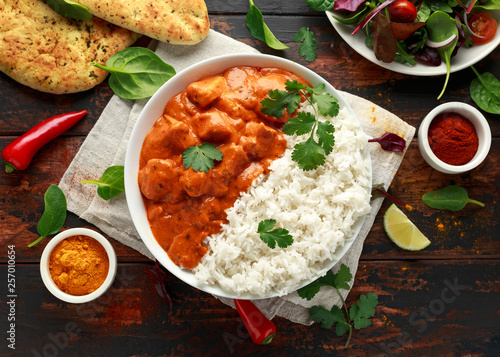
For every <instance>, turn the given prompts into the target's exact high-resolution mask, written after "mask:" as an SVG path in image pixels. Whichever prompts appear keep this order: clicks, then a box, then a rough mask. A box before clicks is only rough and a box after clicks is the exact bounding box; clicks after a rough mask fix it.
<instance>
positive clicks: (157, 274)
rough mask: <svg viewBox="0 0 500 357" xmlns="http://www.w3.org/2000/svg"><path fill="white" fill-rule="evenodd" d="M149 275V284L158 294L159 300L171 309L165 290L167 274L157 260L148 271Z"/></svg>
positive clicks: (171, 304)
mask: <svg viewBox="0 0 500 357" xmlns="http://www.w3.org/2000/svg"><path fill="white" fill-rule="evenodd" d="M149 275H150V276H151V284H152V285H153V288H154V289H155V290H156V292H157V293H158V296H160V298H161V299H162V300H163V301H165V302H166V303H167V304H168V306H169V308H170V309H172V306H173V303H172V299H171V298H170V296H169V295H168V293H167V289H166V288H165V280H166V279H167V273H166V272H165V271H164V270H163V269H162V267H161V266H160V262H158V260H156V261H155V265H154V267H153V268H152V269H151V270H150V271H149Z"/></svg>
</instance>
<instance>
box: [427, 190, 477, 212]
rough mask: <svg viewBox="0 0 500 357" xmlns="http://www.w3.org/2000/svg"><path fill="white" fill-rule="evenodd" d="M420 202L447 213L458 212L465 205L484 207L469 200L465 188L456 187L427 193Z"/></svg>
mask: <svg viewBox="0 0 500 357" xmlns="http://www.w3.org/2000/svg"><path fill="white" fill-rule="evenodd" d="M422 201H424V203H425V204H426V205H427V206H429V207H432V208H436V209H444V210H448V211H460V210H461V209H462V208H464V207H465V205H466V204H467V203H474V204H476V205H479V206H481V207H484V203H482V202H479V201H476V200H471V199H470V198H469V195H468V194H467V191H466V190H465V188H463V187H460V186H456V185H451V186H447V187H444V188H442V189H439V190H436V191H431V192H427V193H426V194H425V195H423V196H422Z"/></svg>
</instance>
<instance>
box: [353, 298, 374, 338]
mask: <svg viewBox="0 0 500 357" xmlns="http://www.w3.org/2000/svg"><path fill="white" fill-rule="evenodd" d="M377 305H378V297H377V295H376V294H374V293H368V294H366V295H360V296H359V300H358V303H357V305H356V304H355V303H354V304H352V305H351V308H350V310H349V318H350V319H351V321H354V328H356V329H357V330H359V329H361V328H365V327H368V326H370V325H371V321H370V317H372V316H373V315H375V307H376V306H377Z"/></svg>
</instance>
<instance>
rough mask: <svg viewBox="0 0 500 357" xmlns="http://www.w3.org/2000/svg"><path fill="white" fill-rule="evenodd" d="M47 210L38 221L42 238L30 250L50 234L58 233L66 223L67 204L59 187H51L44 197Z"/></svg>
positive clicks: (38, 228)
mask: <svg viewBox="0 0 500 357" xmlns="http://www.w3.org/2000/svg"><path fill="white" fill-rule="evenodd" d="M43 200H44V202H45V210H44V211H43V214H42V218H40V221H38V225H37V231H38V234H40V238H38V239H37V240H35V241H34V242H32V243H30V244H29V245H28V247H29V248H31V247H32V246H34V245H35V244H37V243H38V242H40V241H41V240H42V239H43V238H45V237H46V236H48V235H49V234H56V233H58V232H59V231H60V230H61V228H62V227H63V225H64V222H65V221H66V214H67V203H66V197H65V196H64V193H63V192H62V190H61V189H60V188H59V186H57V185H54V184H52V185H50V186H49V188H48V189H47V191H46V192H45V195H44V197H43Z"/></svg>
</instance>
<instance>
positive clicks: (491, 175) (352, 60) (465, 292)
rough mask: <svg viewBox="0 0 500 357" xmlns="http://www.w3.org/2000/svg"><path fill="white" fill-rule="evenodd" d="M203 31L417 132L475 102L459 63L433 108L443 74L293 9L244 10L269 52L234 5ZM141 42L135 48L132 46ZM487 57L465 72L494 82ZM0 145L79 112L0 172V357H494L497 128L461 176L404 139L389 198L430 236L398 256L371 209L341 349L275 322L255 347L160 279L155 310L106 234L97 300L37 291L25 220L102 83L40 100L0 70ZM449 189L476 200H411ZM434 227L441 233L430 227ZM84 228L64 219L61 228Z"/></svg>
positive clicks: (225, 318) (222, 7)
mask: <svg viewBox="0 0 500 357" xmlns="http://www.w3.org/2000/svg"><path fill="white" fill-rule="evenodd" d="M207 3H208V8H209V14H210V20H211V27H212V28H213V29H215V30H216V31H219V32H222V33H224V34H226V35H228V36H231V37H233V38H235V39H237V40H240V41H242V42H244V43H246V44H249V45H251V46H254V47H255V48H257V49H258V50H260V51H262V52H263V53H268V54H272V55H276V56H282V57H286V58H289V59H291V60H294V61H297V62H299V63H301V64H304V65H305V66H307V67H309V68H310V69H312V70H314V71H315V72H317V73H318V74H320V75H321V76H323V77H324V78H325V79H326V80H328V81H329V82H330V83H331V84H332V85H333V86H334V87H336V88H337V89H340V90H343V91H347V92H350V93H353V94H356V95H358V96H361V97H363V98H366V99H368V100H371V101H373V102H374V103H376V104H378V105H380V106H382V107H384V108H386V109H388V110H390V111H392V112H393V113H395V114H396V115H398V116H399V117H401V118H402V119H403V120H405V121H406V122H408V123H409V124H411V125H413V126H414V127H416V128H418V126H419V124H420V121H421V120H422V119H423V117H424V116H425V115H426V114H427V113H428V112H429V111H430V110H431V109H432V108H434V107H435V106H436V105H438V104H440V103H442V102H449V101H459V102H465V103H469V104H472V105H474V103H473V102H472V100H471V98H470V95H469V84H470V82H471V80H472V79H473V78H474V73H473V72H472V70H470V69H464V70H462V71H461V72H459V73H455V74H452V76H451V79H450V83H449V85H448V89H447V91H446V94H445V95H444V96H443V98H442V99H441V100H440V101H438V100H436V96H437V94H438V92H439V91H440V90H441V86H442V84H443V80H444V78H443V77H435V78H434V77H418V76H410V75H402V74H398V73H394V72H391V71H389V70H385V69H382V68H381V67H378V66H377V65H375V64H372V63H371V62H369V61H367V60H365V59H364V58H362V57H361V56H359V55H358V54H357V53H356V52H354V51H353V50H352V49H351V48H350V47H349V45H348V44H347V43H345V42H344V41H343V40H342V39H341V38H340V37H339V36H338V35H337V33H336V32H335V31H334V30H333V28H332V26H331V25H330V23H329V21H328V19H327V18H326V16H325V15H324V14H323V13H318V12H314V11H313V10H311V9H310V8H309V7H308V6H307V5H306V3H305V1H298V0H294V1H287V2H285V1H280V2H275V3H268V4H265V2H264V1H261V2H260V3H258V4H257V5H258V6H259V7H260V9H261V10H262V12H263V13H264V15H265V18H266V21H267V23H268V25H269V26H270V28H271V29H272V30H273V31H274V33H275V35H276V36H277V37H278V38H279V39H281V40H283V42H285V43H286V44H288V45H289V46H290V49H289V50H286V51H274V50H272V49H270V48H268V47H267V46H265V45H263V44H262V43H261V42H259V41H257V40H254V39H253V38H252V37H251V36H250V34H249V32H248V30H247V29H246V27H245V24H244V23H245V22H244V21H245V14H246V12H247V10H248V3H247V2H246V1H239V2H237V3H235V2H229V1H207ZM303 26H306V27H309V28H310V29H311V30H313V31H314V33H315V34H316V36H317V40H318V54H319V55H318V58H317V59H316V60H315V61H314V62H313V63H307V62H305V61H304V60H303V59H302V58H301V57H299V56H298V44H296V43H294V42H293V41H292V38H293V35H294V34H295V32H297V31H298V29H300V28H301V27H303ZM143 41H144V40H143ZM498 63H500V49H498V48H497V49H496V50H495V51H494V52H493V53H492V54H490V55H489V56H488V57H486V58H485V59H484V60H482V61H480V62H479V63H478V64H477V65H476V67H477V69H478V70H479V71H480V72H481V73H482V72H491V73H493V74H495V76H496V77H497V78H500V66H499V65H498ZM0 91H1V93H2V95H1V97H0V103H1V105H0V148H3V147H5V146H6V145H7V144H8V143H9V142H10V141H12V140H13V138H15V137H16V136H18V135H21V134H22V133H24V132H25V131H27V130H28V129H29V128H31V127H32V126H34V125H35V124H37V123H38V122H40V121H41V120H42V119H45V118H48V117H51V116H53V115H54V114H57V113H64V112H69V111H76V110H81V109H87V110H88V112H89V113H88V115H87V116H86V117H85V118H84V120H83V121H82V122H80V123H79V124H78V125H76V126H75V127H74V128H73V129H71V130H70V131H69V132H68V133H67V134H66V135H64V136H62V137H60V138H58V139H56V140H54V141H52V142H51V143H49V144H48V145H46V146H45V147H44V148H42V150H41V151H40V152H39V154H38V155H37V156H36V157H35V159H34V161H33V163H32V165H31V166H30V167H29V168H28V169H27V170H25V171H22V172H15V173H12V174H7V173H5V172H4V171H3V170H2V171H1V173H0V200H1V202H2V205H1V210H0V222H1V232H0V242H1V247H2V250H1V252H0V270H1V273H0V291H2V293H1V294H0V302H1V304H0V306H1V307H0V311H1V312H2V314H1V323H0V326H1V331H2V336H4V338H2V342H0V350H1V351H2V352H1V355H3V356H18V355H19V356H31V355H33V356H132V355H134V356H160V355H170V356H179V355H201V354H206V355H230V354H233V353H234V354H235V355H249V356H250V355H253V356H257V355H264V354H266V355H267V354H269V355H285V354H297V355H305V354H306V353H307V354H308V355H310V356H320V355H325V354H338V355H360V356H361V355H363V356H364V355H368V356H375V355H385V354H387V355H399V354H401V355H419V356H421V355H436V356H443V355H498V354H499V353H500V315H499V313H498V312H499V311H500V305H499V275H498V270H497V269H498V262H499V259H500V244H499V242H500V240H499V238H498V232H499V231H500V229H499V228H500V227H499V223H498V212H499V210H498V209H497V207H496V204H497V200H498V191H499V188H500V187H499V184H498V182H500V180H499V163H498V158H499V157H500V143H499V140H500V138H499V134H500V122H499V121H498V119H499V116H498V115H496V116H495V115H491V114H486V117H487V119H488V122H489V124H490V126H491V129H492V133H493V144H492V148H491V151H490V153H489V155H488V157H487V159H486V160H485V162H484V163H483V164H482V165H481V166H480V167H479V168H477V169H475V170H473V171H471V172H468V173H466V174H462V175H446V174H442V173H440V172H438V171H435V170H433V169H432V168H430V167H429V166H428V165H427V164H426V163H425V162H424V160H423V159H422V157H421V156H420V153H419V150H418V144H417V141H416V139H414V140H413V142H412V143H411V144H410V147H409V149H408V152H407V153H406V156H405V158H404V161H403V163H402V165H401V168H400V170H399V171H398V173H397V175H396V176H395V177H394V180H393V182H392V185H391V187H390V192H391V193H392V194H394V195H395V196H397V197H399V198H400V199H402V200H404V201H406V202H407V203H408V204H411V205H412V206H413V207H414V208H415V209H414V210H413V211H411V212H409V216H410V218H411V219H412V220H413V221H414V222H415V223H416V224H417V225H418V227H420V229H421V230H422V231H423V232H424V234H426V236H428V237H429V238H430V240H431V241H432V244H431V245H430V246H429V247H428V248H426V249H425V250H423V251H419V252H407V251H403V250H401V249H398V248H397V247H395V246H394V244H392V243H391V242H390V241H389V240H388V238H387V236H386V234H385V232H384V229H383V225H382V217H383V213H384V212H385V210H386V209H387V208H388V207H389V205H390V202H387V201H386V202H384V204H383V206H382V208H381V210H380V212H379V214H378V215H377V218H376V221H375V223H374V225H373V228H372V230H371V232H370V234H369V235H368V237H367V239H366V242H365V246H364V250H363V254H362V256H361V261H360V265H359V270H358V272H357V275H356V280H355V285H354V288H353V289H352V291H351V293H350V295H349V298H348V301H347V303H348V304H350V303H352V302H354V301H355V300H356V299H357V297H358V296H359V294H361V293H367V292H374V293H376V294H378V296H379V306H378V307H377V312H376V315H375V317H373V325H372V326H370V327H369V328H366V329H363V330H359V331H355V333H354V334H353V337H352V341H351V344H350V347H349V349H348V350H344V349H343V345H344V343H345V337H337V336H336V335H335V333H334V332H333V331H331V330H325V329H322V328H320V327H319V325H318V324H315V325H313V326H302V325H297V324H294V323H292V322H290V321H287V320H285V319H283V318H275V319H274V322H275V323H276V325H277V327H278V331H279V332H278V335H277V337H276V338H275V339H274V341H273V342H272V343H271V344H270V345H268V346H265V347H262V346H258V345H255V344H253V343H252V341H251V340H250V339H249V338H248V337H247V336H246V334H245V332H246V331H245V329H244V328H242V324H241V321H240V319H239V317H238V314H237V313H236V311H235V310H233V309H231V308H229V307H227V306H226V305H224V304H222V303H221V302H219V301H218V300H216V299H215V298H213V297H212V296H210V295H208V294H206V293H203V292H200V291H198V290H196V289H193V288H191V287H190V286H188V285H187V284H185V283H183V282H181V281H180V280H178V279H177V278H175V277H173V276H169V278H168V280H167V282H166V284H167V288H168V291H169V293H170V295H171V297H172V299H173V301H174V307H173V309H172V310H169V308H168V306H167V305H166V304H165V303H164V302H163V301H162V300H161V299H160V298H159V297H158V295H157V294H156V292H155V291H154V290H153V288H152V286H151V284H150V280H149V276H148V271H149V270H150V269H151V267H152V262H151V261H149V260H148V259H146V258H145V257H143V256H142V255H140V254H139V253H137V252H135V251H134V250H132V249H130V248H127V247H126V246H123V245H121V244H120V243H117V242H116V241H114V240H111V242H112V244H113V246H114V248H115V249H116V252H117V254H118V260H119V267H118V276H117V280H116V282H115V284H114V286H113V288H111V290H109V291H108V293H107V294H106V295H105V296H104V297H103V298H102V299H100V300H98V301H96V302H94V303H89V304H84V305H72V304H66V303H63V302H61V301H59V300H57V299H56V298H55V297H53V296H52V295H51V294H50V293H49V292H48V291H47V289H46V288H45V287H44V285H43V283H42V281H41V278H40V273H39V259H40V255H41V252H42V250H43V247H44V246H45V244H46V243H47V241H48V239H46V240H45V241H44V242H43V243H41V244H38V245H36V246H35V247H33V248H31V249H29V248H27V245H28V243H30V242H31V241H33V240H34V239H36V238H37V232H36V224H37V223H36V222H37V221H38V219H39V218H40V216H41V214H42V212H43V207H44V205H43V194H44V192H45V190H46V189H47V188H48V186H49V185H50V184H52V183H58V182H59V180H60V178H61V177H62V175H63V173H64V172H65V170H66V168H67V167H68V165H69V164H70V162H71V160H72V158H73V157H74V155H75V154H76V152H77V150H78V148H79V147H80V145H81V143H82V142H83V141H84V140H85V136H86V135H87V133H88V132H89V130H90V129H91V128H92V126H93V125H94V124H95V122H96V121H97V119H98V118H99V115H100V114H101V112H102V110H103V108H104V107H105V105H106V103H107V102H108V100H109V99H110V97H111V96H112V92H111V90H110V89H109V87H108V85H107V83H103V84H101V85H99V86H98V87H96V88H94V89H92V90H90V91H87V92H84V93H78V94H72V95H59V96H58V95H49V94H44V93H40V92H37V91H34V90H31V89H29V88H27V87H24V86H22V85H20V84H18V83H16V82H14V81H13V80H11V79H10V78H8V77H7V76H5V75H4V74H1V75H0ZM449 184H457V185H461V186H463V187H465V188H467V190H468V192H469V195H470V196H471V197H474V198H475V199H477V200H479V201H482V202H484V203H485V204H486V206H485V207H484V208H479V207H478V206H474V205H468V206H467V207H466V208H465V209H463V210H462V211H460V212H456V213H452V212H446V211H439V210H432V209H430V208H428V207H426V206H425V205H424V204H423V203H422V201H421V199H420V197H421V196H422V194H423V193H425V192H427V191H430V190H434V189H437V188H441V187H444V186H446V185H449ZM440 223H442V225H441V224H440ZM80 226H89V224H88V223H87V222H85V221H83V220H81V219H79V218H78V217H76V216H75V215H74V214H69V215H68V219H67V222H66V224H65V228H70V227H80ZM9 245H15V265H16V268H15V276H16V295H17V298H15V303H16V304H15V312H14V317H15V324H16V327H15V334H16V335H15V338H16V344H15V347H16V349H15V350H12V349H9V348H8V347H7V345H8V341H7V340H6V338H5V336H6V331H8V329H9V323H10V322H8V319H9V318H10V316H12V310H11V309H10V307H9V305H8V304H7V302H9V299H8V298H7V295H8V292H7V270H8V256H7V246H9Z"/></svg>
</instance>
